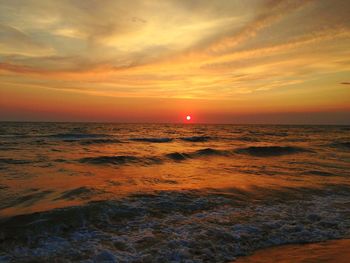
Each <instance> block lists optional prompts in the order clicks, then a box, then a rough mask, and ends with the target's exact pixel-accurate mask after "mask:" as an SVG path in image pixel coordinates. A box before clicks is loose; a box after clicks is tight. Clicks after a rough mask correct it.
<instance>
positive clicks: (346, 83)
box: [340, 82, 350, 85]
mask: <svg viewBox="0 0 350 263" xmlns="http://www.w3.org/2000/svg"><path fill="white" fill-rule="evenodd" d="M340 84H343V85H350V82H340Z"/></svg>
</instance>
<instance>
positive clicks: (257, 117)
mask: <svg viewBox="0 0 350 263" xmlns="http://www.w3.org/2000/svg"><path fill="white" fill-rule="evenodd" d="M187 115H191V116H192V119H191V121H193V122H194V123H195V122H204V123H205V122H207V123H291V124H294V123H300V124H305V123H310V124H314V123H320V124H350V1H346V0H315V1H310V0H300V1H298V0H295V1H283V0H272V1H261V0H246V1H243V0H240V1H238V0H236V1H234V0H215V1H212V0H191V1H190V0H172V1H171V0H164V1H162V0H158V1H156V0H143V1H139V0H127V1H112V0H104V1H102V0H91V1H90V0H84V1H83V0H82V1H73V0H71V1H65V0H60V1H54V0H52V1H49V0H41V1H39V0H23V1H21V0H0V120H22V121H115V122H184V121H185V119H186V116H187Z"/></svg>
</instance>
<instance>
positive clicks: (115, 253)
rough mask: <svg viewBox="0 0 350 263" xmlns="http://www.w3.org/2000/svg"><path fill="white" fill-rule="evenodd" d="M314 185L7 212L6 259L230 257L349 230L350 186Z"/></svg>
mask: <svg viewBox="0 0 350 263" xmlns="http://www.w3.org/2000/svg"><path fill="white" fill-rule="evenodd" d="M309 190H310V189H304V190H303V193H305V194H308V195H309V197H310V198H306V199H305V195H301V194H300V192H298V190H293V191H295V192H293V193H294V194H295V198H294V195H292V196H293V198H292V199H291V200H289V201H287V200H286V199H285V192H284V191H279V192H277V193H276V196H281V197H280V198H279V199H277V200H274V201H273V202H270V201H268V202H266V200H265V201H256V202H251V200H250V199H249V194H247V193H246V192H244V191H243V192H240V190H237V192H236V194H238V195H241V197H244V198H241V199H240V200H242V201H241V202H240V203H238V204H237V199H236V197H230V196H228V195H220V194H214V195H203V194H201V193H199V192H186V191H184V192H171V191H165V192H158V193H155V194H143V195H141V194H140V195H134V196H131V197H128V198H124V199H121V200H109V201H95V202H90V203H88V204H85V205H81V206H75V207H68V208H61V209H56V210H52V211H47V212H41V213H34V214H29V215H21V216H15V217H12V218H6V219H3V220H2V221H1V222H0V223H1V224H0V240H1V241H2V242H0V249H1V251H4V252H3V253H2V254H1V256H0V259H1V257H7V259H8V261H20V262H22V261H28V262H29V261H32V262H42V261H45V262H55V261H67V262H70V261H74V260H76V259H77V258H79V260H89V259H92V260H94V261H97V262H99V260H100V261H106V259H113V260H112V261H115V262H132V261H136V260H137V261H138V262H146V261H149V259H151V260H150V261H156V262H172V261H176V262H186V261H189V260H193V259H194V258H195V259H196V260H197V261H198V262H202V261H208V260H209V261H210V262H228V261H232V260H234V259H235V257H236V256H241V255H246V254H249V253H252V252H253V251H254V250H256V249H259V248H263V247H269V246H276V245H282V244H289V243H306V242H315V241H324V240H328V239H337V238H343V237H346V236H348V235H349V234H350V229H349V227H348V226H349V224H350V218H349V217H348V216H347V215H348V214H349V212H350V208H349V206H346V204H347V202H348V200H349V193H350V192H349V189H348V190H347V192H345V193H343V194H340V193H338V194H332V196H331V197H332V198H329V192H327V189H325V190H324V191H323V192H322V193H319V194H318V195H313V196H311V195H312V194H310V191H309ZM261 191H262V192H264V193H267V192H268V195H271V194H272V195H273V194H274V192H273V191H271V189H269V190H266V189H265V190H263V189H262V190H261ZM286 191H290V190H286ZM311 192H312V191H311ZM283 193H284V194H283ZM288 193H289V194H292V192H288ZM282 196H283V197H282ZM340 204H344V205H340ZM291 213H292V214H293V216H290V214H291ZM237 215H240V217H239V220H237ZM218 219H222V220H224V221H222V220H218ZM222 222H224V223H222ZM208 246H210V248H211V249H208ZM5 248H6V249H5ZM150 253H152V254H151V256H150ZM90 261H91V260H90Z"/></svg>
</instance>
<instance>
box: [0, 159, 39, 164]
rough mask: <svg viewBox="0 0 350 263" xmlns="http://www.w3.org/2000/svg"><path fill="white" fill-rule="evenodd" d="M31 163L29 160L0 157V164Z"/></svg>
mask: <svg viewBox="0 0 350 263" xmlns="http://www.w3.org/2000/svg"><path fill="white" fill-rule="evenodd" d="M28 163H33V162H32V161H29V160H19V159H12V158H0V165H1V164H28Z"/></svg>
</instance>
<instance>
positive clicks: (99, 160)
mask: <svg viewBox="0 0 350 263" xmlns="http://www.w3.org/2000/svg"><path fill="white" fill-rule="evenodd" d="M79 162H81V163H89V164H100V165H102V164H114V165H127V164H135V163H139V164H144V165H150V164H159V163H161V160H160V159H159V158H156V157H136V156H131V155H116V156H97V157H85V158H82V159H80V160H79Z"/></svg>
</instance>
